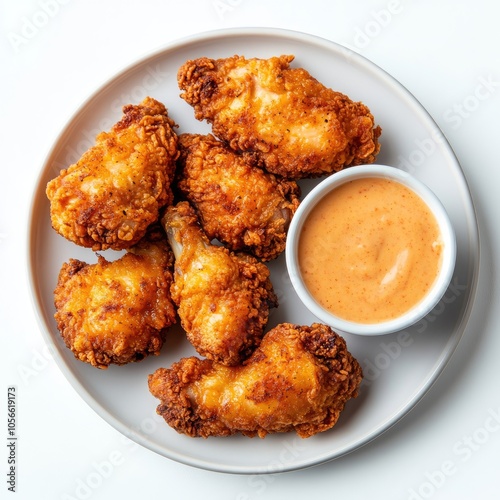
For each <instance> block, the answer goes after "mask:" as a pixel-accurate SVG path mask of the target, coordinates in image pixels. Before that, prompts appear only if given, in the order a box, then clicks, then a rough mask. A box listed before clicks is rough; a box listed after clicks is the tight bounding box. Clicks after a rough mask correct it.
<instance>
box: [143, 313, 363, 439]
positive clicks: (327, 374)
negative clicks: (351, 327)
mask: <svg viewBox="0 0 500 500" xmlns="http://www.w3.org/2000/svg"><path fill="white" fill-rule="evenodd" d="M361 379H362V372H361V367H360V366H359V364H358V362H357V361H356V359H355V358H354V357H353V356H352V355H351V354H350V353H349V351H348V350H347V347H346V343H345V341H344V339H343V338H342V337H340V336H339V335H338V334H336V333H335V332H333V331H332V330H331V328H330V327H328V326H326V325H322V324H319V323H315V324H313V325H312V326H310V327H309V326H298V325H292V324H290V323H284V324H281V325H278V326H277V327H275V328H274V329H272V330H271V331H270V332H269V333H267V334H266V335H265V337H264V338H263V340H262V343H261V344H260V347H259V348H258V349H257V350H256V351H255V352H254V353H253V354H252V356H251V357H250V358H249V359H248V360H247V361H245V362H244V364H243V365H240V366H236V367H227V366H223V365H221V364H218V363H215V362H213V361H210V360H201V359H198V358H196V357H190V358H183V359H181V360H180V361H178V362H177V363H174V364H173V365H172V367H171V368H170V369H166V368H159V369H158V370H156V372H155V373H154V374H152V375H150V376H149V390H150V391H151V393H152V395H153V396H155V397H156V398H158V399H160V401H161V403H160V405H159V406H158V408H157V413H158V414H159V415H161V416H162V417H163V418H164V419H165V421H166V422H167V423H168V424H169V425H170V426H171V427H173V428H174V429H175V430H176V431H177V432H179V433H183V434H187V435H188V436H192V437H199V436H201V437H204V438H206V437H209V436H228V435H231V434H235V433H237V432H240V433H242V434H244V435H246V436H249V437H253V436H256V435H257V436H259V437H261V438H262V437H265V436H266V434H268V433H274V432H289V431H292V430H294V431H295V432H297V434H298V435H299V436H300V437H303V438H306V437H310V436H313V435H314V434H317V433H318V432H323V431H325V430H327V429H330V428H331V427H333V426H334V425H335V423H336V422H337V420H338V418H339V416H340V413H341V412H342V410H343V409H344V405H345V404H346V402H347V401H348V400H349V399H350V398H353V397H356V396H357V391H358V386H359V384H360V383H361Z"/></svg>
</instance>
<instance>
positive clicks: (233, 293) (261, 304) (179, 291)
mask: <svg viewBox="0 0 500 500" xmlns="http://www.w3.org/2000/svg"><path fill="white" fill-rule="evenodd" d="M162 224H163V225H164V227H165V230H166V233H167V236H168V238H169V241H170V245H171V246H172V248H173V251H174V254H175V273H174V284H173V285H172V289H171V291H172V298H173V300H174V302H175V303H176V305H177V306H178V314H179V318H180V320H181V324H182V327H183V328H184V330H185V331H186V333H187V337H188V339H189V341H190V342H191V344H193V346H194V347H195V349H196V350H197V351H198V352H199V353H200V354H201V355H203V356H207V357H209V358H210V359H214V360H217V361H219V362H221V363H224V364H227V365H235V364H238V363H240V362H241V361H242V360H243V359H245V358H247V357H248V356H249V355H250V354H251V352H252V351H253V350H254V349H255V347H256V346H257V345H258V344H259V343H260V340H261V338H262V335H263V332H264V327H265V325H266V324H267V320H268V317H269V308H270V307H272V306H276V305H277V299H276V295H275V294H274V291H273V286H272V283H271V281H270V279H269V275H270V273H269V270H268V269H267V267H266V266H265V265H264V264H263V263H261V262H259V261H258V260H257V259H256V258H255V257H252V256H250V255H247V254H235V253H233V252H230V251H229V250H228V249H227V248H225V247H220V246H215V245H212V244H211V243H210V242H209V240H208V238H207V237H206V235H205V234H204V233H203V230H202V228H201V227H200V225H199V222H198V218H197V216H196V213H195V211H194V209H193V208H192V207H191V206H190V205H189V203H188V202H186V201H184V202H180V203H178V204H177V205H175V206H170V207H168V208H167V210H166V212H165V215H164V216H163V218H162Z"/></svg>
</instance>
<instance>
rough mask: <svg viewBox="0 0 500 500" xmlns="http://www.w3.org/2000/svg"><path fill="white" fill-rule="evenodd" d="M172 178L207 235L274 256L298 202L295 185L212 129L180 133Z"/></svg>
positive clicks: (281, 246)
mask: <svg viewBox="0 0 500 500" xmlns="http://www.w3.org/2000/svg"><path fill="white" fill-rule="evenodd" d="M179 148H180V152H181V155H180V160H179V164H180V168H179V177H180V179H179V182H178V184H177V186H178V188H179V190H180V191H181V192H182V194H183V195H184V196H185V197H186V198H187V199H188V200H189V201H190V202H191V203H192V204H193V205H194V206H195V208H196V210H197V212H198V214H199V216H200V222H201V224H202V226H203V229H204V230H205V233H206V234H207V236H208V238H209V239H213V238H217V239H218V240H220V241H221V242H223V243H224V244H225V245H226V246H227V247H228V248H230V249H231V250H233V251H240V250H242V251H246V252H249V253H251V254H253V255H255V256H256V257H259V258H260V259H261V260H264V261H268V260H271V259H274V258H276V257H277V256H278V255H279V254H280V253H281V252H282V251H283V250H284V249H285V243H286V233H287V230H288V226H289V224H290V221H291V219H292V216H293V214H294V213H295V211H296V210H297V207H298V205H299V198H298V196H299V195H300V189H299V187H298V185H297V183H296V182H295V181H288V180H284V179H281V178H278V177H276V176H275V175H273V174H268V173H267V172H264V171H263V170H262V169H260V168H257V167H255V166H252V165H249V164H248V162H246V161H245V159H244V158H243V157H242V156H241V155H238V154H236V153H235V152H234V151H233V150H232V149H231V148H229V147H227V146H226V145H224V144H223V143H222V142H220V141H218V140H217V139H216V138H215V137H214V136H212V135H196V134H182V135H181V136H180V138H179Z"/></svg>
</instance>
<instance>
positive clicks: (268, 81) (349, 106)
mask: <svg viewBox="0 0 500 500" xmlns="http://www.w3.org/2000/svg"><path fill="white" fill-rule="evenodd" d="M293 59H294V56H292V55H282V56H280V57H271V58H270V59H257V58H253V59H245V58H244V57H242V56H237V55H235V56H233V57H229V58H226V59H209V58H207V57H201V58H199V59H195V60H189V61H187V62H186V63H184V64H183V65H182V66H181V68H180V69H179V72H178V83H179V87H180V89H181V90H182V94H181V97H182V98H183V99H184V100H185V101H186V102H187V103H188V104H190V105H191V106H193V108H194V112H195V117H196V118H197V119H198V120H207V121H208V122H210V123H211V124H212V132H213V133H214V135H216V136H217V137H219V138H220V139H222V140H224V141H226V142H227V143H228V144H229V145H230V147H231V148H233V149H234V150H235V151H241V152H244V153H245V154H246V155H248V156H249V157H250V158H251V160H252V161H253V162H254V163H256V164H257V165H259V166H263V167H265V168H266V169H267V170H268V171H269V172H272V173H275V174H279V175H282V176H284V177H288V178H293V179H298V178H304V177H315V176H320V175H324V174H330V173H332V172H334V171H337V170H340V169H342V168H344V167H347V166H351V165H359V164H366V163H373V162H374V161H375V158H376V155H377V153H378V152H379V149H380V144H379V142H378V137H379V135H380V133H381V129H380V127H378V126H375V124H374V118H373V116H372V114H371V113H370V110H369V109H368V108H367V107H366V106H365V105H364V104H363V103H361V102H353V101H352V100H351V99H349V97H347V96H346V95H344V94H342V93H340V92H336V91H334V90H332V89H330V88H327V87H325V86H324V85H323V84H321V83H320V82H318V81H317V80H316V79H315V78H314V77H312V76H311V75H310V74H309V73H308V72H307V71H306V70H305V69H302V68H290V63H291V62H292V60H293Z"/></svg>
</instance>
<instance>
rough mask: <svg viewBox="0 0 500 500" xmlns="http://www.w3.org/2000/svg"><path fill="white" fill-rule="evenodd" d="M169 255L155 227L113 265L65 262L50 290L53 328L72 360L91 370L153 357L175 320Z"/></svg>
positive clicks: (166, 244) (100, 258) (170, 258)
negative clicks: (54, 321)
mask: <svg viewBox="0 0 500 500" xmlns="http://www.w3.org/2000/svg"><path fill="white" fill-rule="evenodd" d="M172 266H173V255H172V251H171V249H170V247H169V246H168V243H167V239H166V237H165V234H164V232H163V231H162V229H161V228H160V227H158V228H157V230H153V229H151V230H150V232H149V233H148V234H147V236H146V237H145V238H143V240H141V241H140V242H139V243H138V244H137V245H136V246H134V247H133V248H131V249H130V250H129V252H127V253H126V254H125V255H124V256H122V257H121V258H119V259H118V260H116V261H113V262H108V261H107V260H106V259H105V258H104V257H102V256H98V262H97V263H96V264H86V263H85V262H82V261H80V260H76V259H70V260H69V262H66V263H64V264H63V265H62V268H61V271H60V273H59V280H58V283H57V286H56V289H55V292H54V303H55V307H56V313H55V315H54V317H55V319H56V322H57V327H58V329H59V331H60V332H61V335H62V338H63V339H64V342H65V343H66V345H67V346H68V347H69V348H70V349H71V350H72V351H73V353H74V355H75V357H76V358H78V359H80V360H81V361H85V362H87V363H90V364H91V365H93V366H95V367H97V368H107V367H108V365H110V364H112V363H113V364H117V365H124V364H126V363H130V362H133V361H140V360H142V359H143V358H144V357H146V356H148V355H151V354H154V355H157V354H159V352H160V349H161V347H162V345H163V342H164V340H165V336H166V332H167V329H168V328H169V327H170V326H171V325H173V324H174V323H175V322H176V319H177V317H176V313H175V306H174V304H173V302H172V300H171V297H170V286H171V284H172V282H173V275H172Z"/></svg>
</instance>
